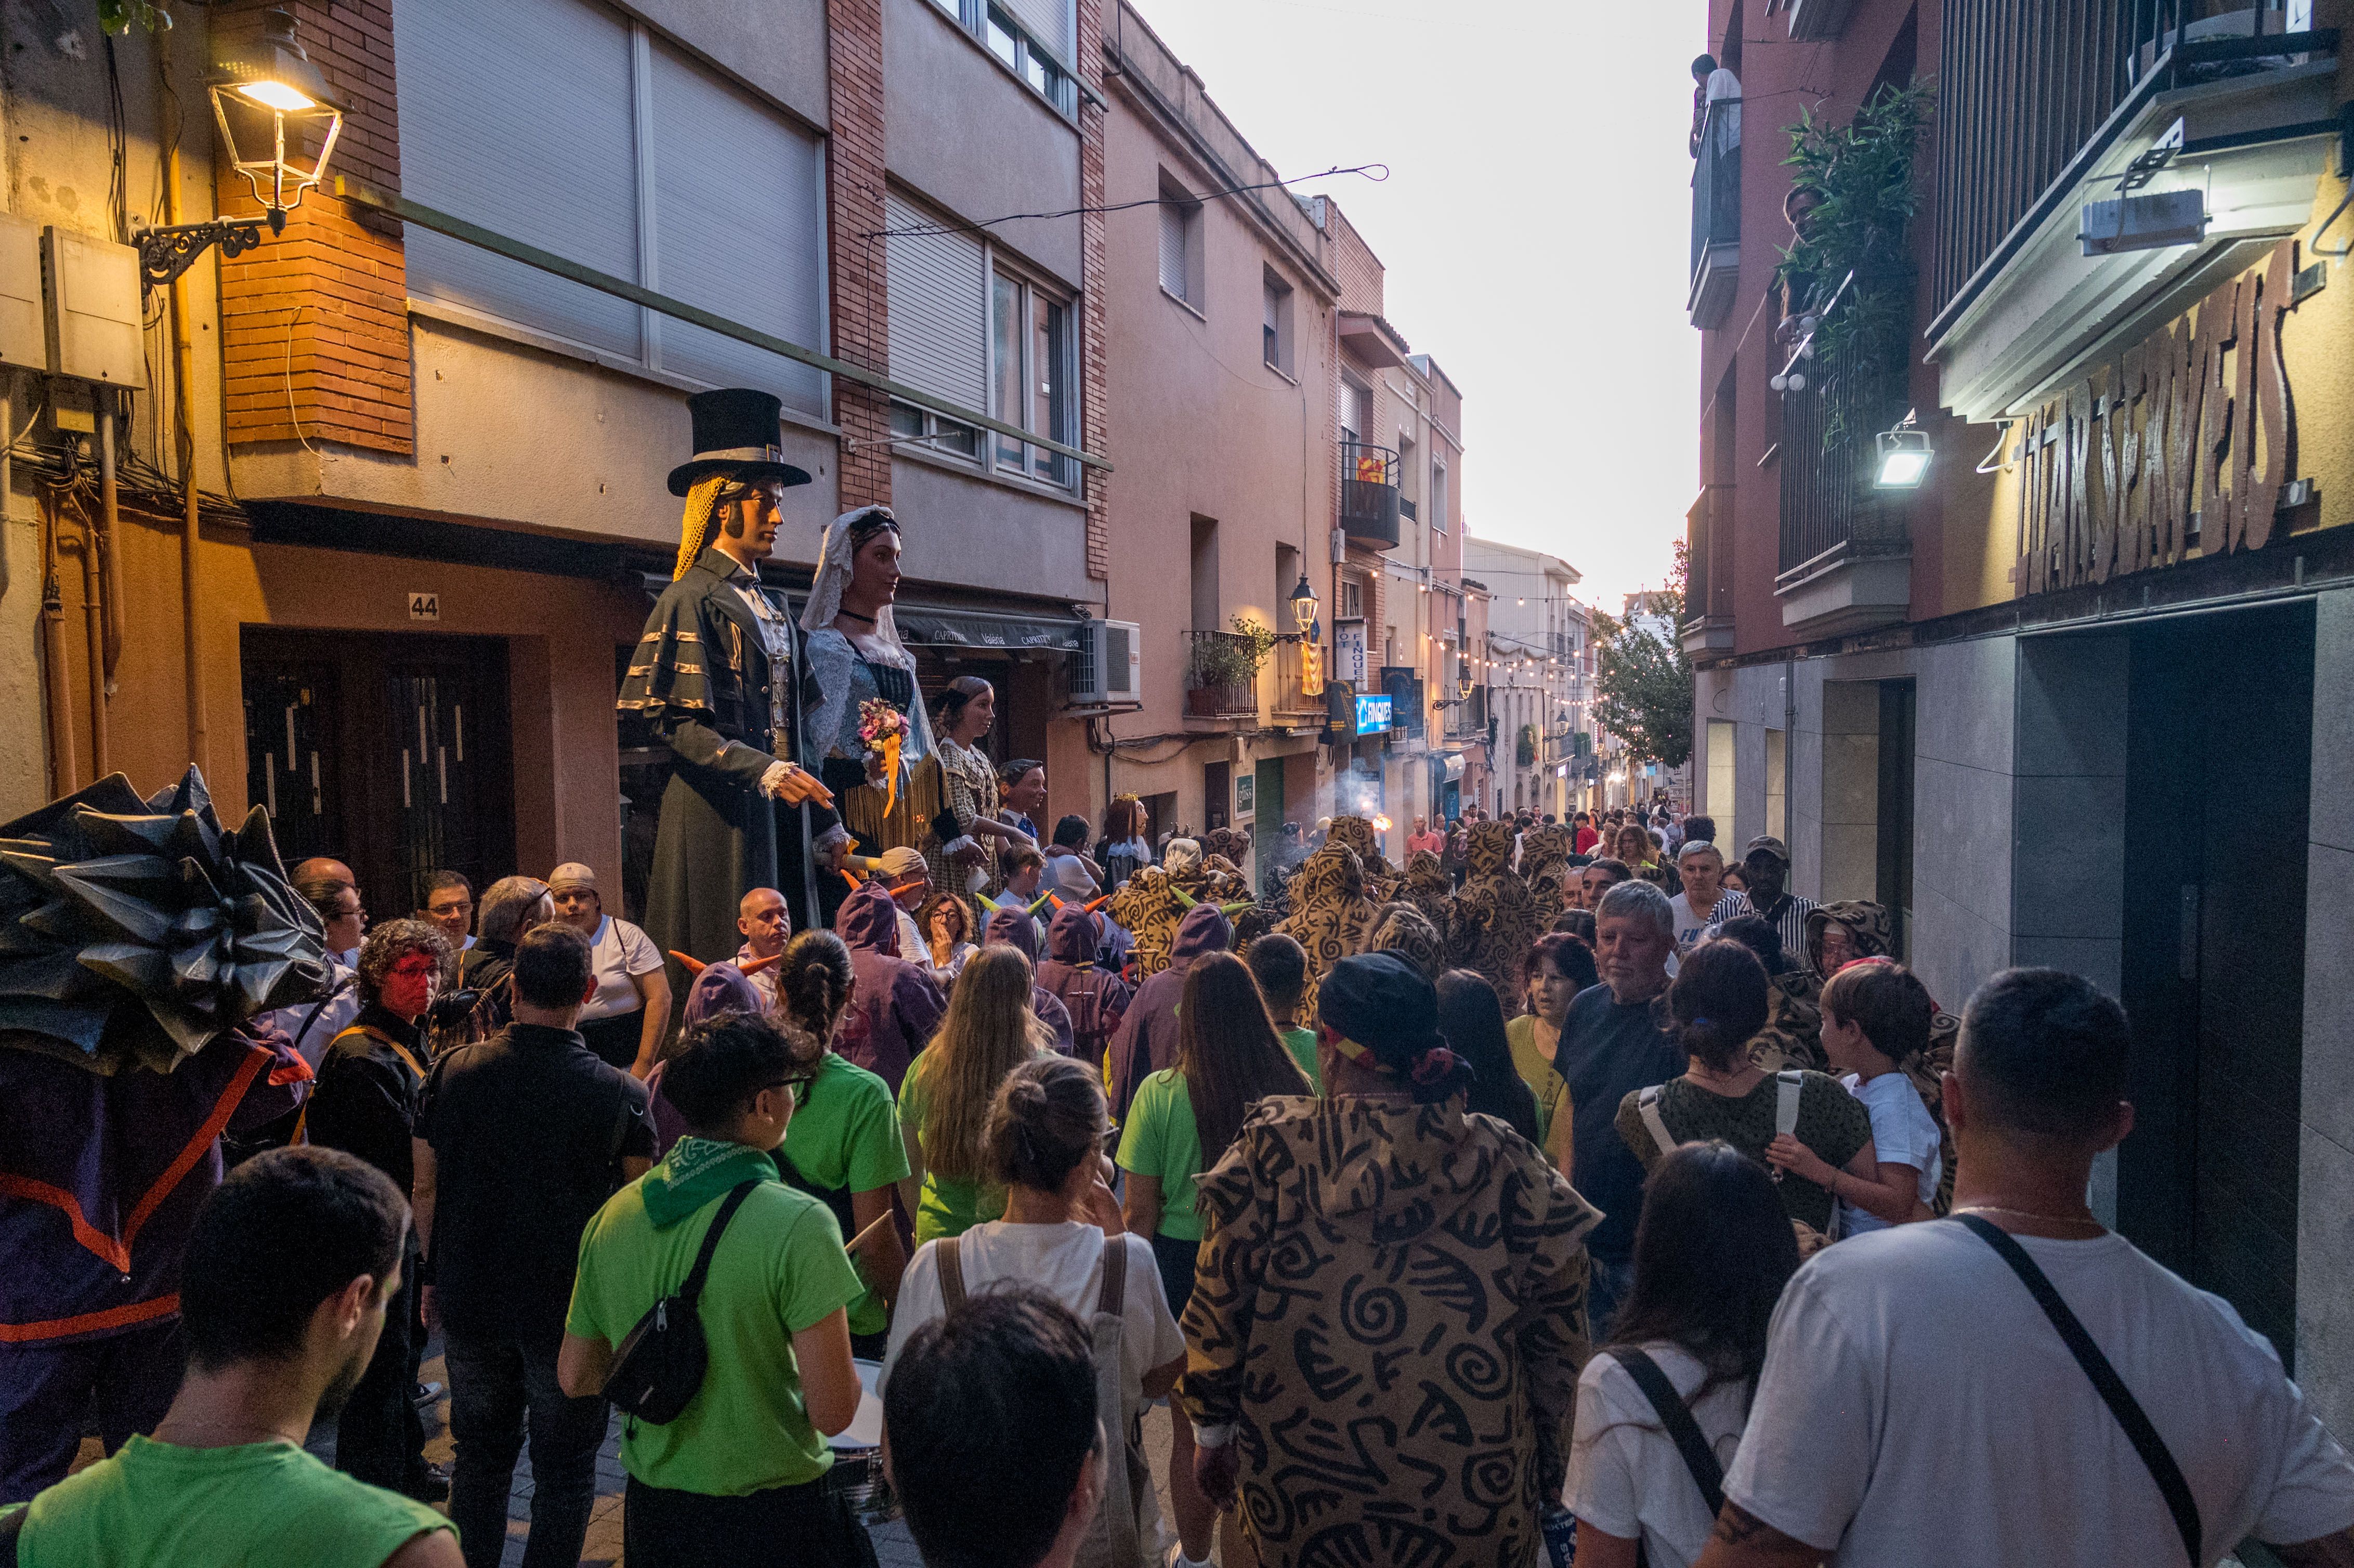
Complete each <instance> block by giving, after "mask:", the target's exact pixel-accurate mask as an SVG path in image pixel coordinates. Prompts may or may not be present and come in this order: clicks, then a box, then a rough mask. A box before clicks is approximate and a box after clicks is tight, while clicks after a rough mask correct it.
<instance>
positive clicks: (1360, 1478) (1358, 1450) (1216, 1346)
mask: <svg viewBox="0 0 2354 1568" xmlns="http://www.w3.org/2000/svg"><path fill="white" fill-rule="evenodd" d="M1437 1005H1438V1004H1437V992H1436V991H1435V990H1434V988H1433V987H1432V985H1431V983H1430V982H1429V981H1428V980H1425V979H1424V978H1423V977H1422V976H1421V975H1419V974H1418V973H1416V971H1415V970H1414V969H1412V968H1411V967H1410V966H1409V965H1407V964H1406V963H1405V962H1404V961H1403V960H1402V959H1399V958H1398V957H1397V956H1395V955H1394V954H1390V953H1368V954H1364V955H1362V956H1359V957H1356V958H1351V959H1342V960H1341V962H1340V963H1339V964H1337V965H1336V966H1334V968H1333V969H1332V970H1331V973H1330V974H1328V975H1327V976H1326V978H1325V983H1324V986H1323V993H1322V998H1321V1002H1320V1014H1319V1017H1318V1030H1317V1037H1318V1047H1317V1049H1318V1055H1319V1057H1320V1063H1321V1066H1322V1070H1323V1075H1324V1084H1325V1088H1326V1094H1325V1096H1324V1097H1308V1096H1299V1097H1270V1098H1267V1099H1265V1100H1262V1101H1260V1102H1259V1103H1258V1104H1257V1107H1254V1108H1253V1109H1252V1111H1251V1113H1250V1115H1249V1117H1248V1118H1246V1120H1245V1121H1244V1123H1243V1128H1242V1131H1241V1133H1240V1135H1239V1136H1238V1137H1236V1139H1235V1141H1234V1143H1233V1145H1232V1146H1231V1147H1229V1148H1228V1150H1226V1152H1225V1155H1224V1156H1223V1157H1221V1158H1220V1159H1219V1160H1218V1161H1217V1163H1216V1164H1215V1165H1214V1167H1213V1168H1212V1169H1211V1171H1209V1173H1208V1174H1207V1175H1205V1176H1204V1177H1202V1178H1201V1183H1200V1185H1201V1194H1202V1206H1203V1209H1204V1213H1205V1214H1206V1215H1207V1216H1208V1219H1209V1225H1208V1231H1207V1235H1206V1237H1205V1239H1204V1243H1203V1246H1202V1253H1201V1262H1200V1265H1199V1268H1198V1271H1197V1276H1196V1277H1197V1281H1198V1283H1197V1284H1196V1286H1195V1287H1194V1291H1193V1297H1192V1298H1191V1300H1190V1301H1189V1303H1188V1305H1187V1306H1186V1308H1185V1311H1184V1314H1183V1327H1184V1330H1185V1347H1186V1362H1185V1373H1184V1376H1183V1378H1182V1380H1181V1381H1180V1383H1179V1384H1178V1396H1179V1398H1180V1399H1181V1400H1182V1403H1183V1404H1184V1406H1185V1410H1186V1414H1188V1415H1189V1416H1191V1418H1192V1420H1193V1427H1194V1430H1195V1432H1196V1433H1197V1434H1198V1438H1197V1441H1198V1442H1199V1443H1200V1445H1201V1450H1200V1465H1199V1472H1200V1473H1201V1475H1202V1477H1203V1479H1204V1482H1205V1489H1206V1490H1207V1491H1208V1492H1209V1494H1210V1496H1211V1497H1212V1499H1214V1500H1216V1501H1220V1502H1224V1501H1225V1500H1226V1499H1229V1498H1232V1497H1235V1496H1236V1495H1237V1494H1238V1496H1239V1501H1240V1505H1241V1507H1240V1513H1241V1520H1242V1528H1243V1531H1244V1533H1245V1534H1246V1535H1247V1536H1248V1537H1249V1538H1250V1542H1251V1544H1252V1546H1253V1547H1254V1548H1255V1549H1256V1550H1257V1553H1258V1560H1259V1562H1260V1563H1264V1564H1267V1568H1325V1565H1327V1564H1364V1565H1367V1568H1371V1565H1373V1564H1384V1565H1389V1564H1396V1565H1400V1568H1438V1565H1441V1564H1457V1563H1460V1564H1465V1565H1469V1564H1474V1563H1476V1564H1480V1565H1482V1568H1490V1565H1493V1568H1532V1565H1533V1564H1534V1563H1536V1562H1537V1561H1538V1557H1539V1553H1540V1552H1541V1551H1542V1542H1543V1537H1542V1534H1541V1531H1540V1529H1539V1519H1540V1516H1541V1513H1542V1510H1543V1507H1544V1505H1545V1503H1546V1502H1547V1501H1548V1500H1549V1499H1553V1498H1556V1497H1558V1496H1559V1495H1560V1493H1561V1486H1562V1480H1563V1476H1564V1467H1565V1465H1566V1450H1565V1448H1564V1444H1563V1441H1562V1436H1563V1433H1564V1428H1565V1424H1566V1421H1567V1418H1568V1416H1569V1414H1570V1411H1571V1407H1572V1405H1573V1404H1574V1402H1575V1393H1576V1385H1577V1375H1578V1372H1579V1371H1580V1369H1581V1368H1582V1367H1583V1366H1584V1364H1585V1359H1586V1354H1587V1327H1586V1311H1585V1289H1586V1274H1587V1260H1586V1255H1585V1234H1586V1233H1587V1232H1588V1231H1590V1230H1591V1229H1592V1228H1593V1227H1594V1226H1595V1225H1596V1224H1598V1223H1599V1222H1600V1220H1601V1217H1602V1216H1601V1215H1600V1213H1598V1212H1596V1210H1595V1208H1594V1207H1593V1205H1591V1204H1589V1203H1587V1202H1585V1200H1584V1199H1583V1198H1580V1197H1579V1196H1578V1195H1577V1193H1576V1192H1575V1190H1574V1189H1573V1188H1572V1187H1571V1186H1570V1184H1569V1181H1568V1180H1567V1179H1566V1178H1565V1177H1564V1176H1563V1175H1562V1174H1561V1173H1560V1172H1559V1171H1555V1170H1554V1169H1553V1167H1552V1166H1551V1165H1550V1164H1549V1163H1547V1162H1546V1160H1545V1158H1544V1156H1543V1154H1542V1153H1541V1152H1539V1151H1538V1150H1537V1149H1536V1148H1535V1147H1534V1146H1533V1145H1532V1144H1530V1143H1528V1142H1527V1141H1526V1140H1525V1139H1522V1138H1520V1137H1518V1136H1517V1135H1515V1134H1513V1133H1512V1132H1511V1129H1510V1128H1507V1127H1506V1126H1505V1125H1504V1124H1503V1123H1502V1122H1500V1121H1497V1120H1495V1119H1493V1118H1488V1117H1475V1116H1468V1115H1466V1114H1465V1110H1464V1104H1465V1100H1464V1090H1465V1087H1466V1083H1467V1079H1468V1070H1467V1069H1466V1068H1465V1067H1464V1066H1462V1065H1461V1064H1459V1063H1458V1062H1457V1061H1456V1059H1455V1057H1454V1054H1453V1053H1452V1052H1451V1051H1449V1050H1448V1049H1447V1046H1446V1044H1445V1043H1444V1041H1443V1040H1442V1039H1441V1038H1440V1036H1439V1034H1438V1032H1437Z"/></svg>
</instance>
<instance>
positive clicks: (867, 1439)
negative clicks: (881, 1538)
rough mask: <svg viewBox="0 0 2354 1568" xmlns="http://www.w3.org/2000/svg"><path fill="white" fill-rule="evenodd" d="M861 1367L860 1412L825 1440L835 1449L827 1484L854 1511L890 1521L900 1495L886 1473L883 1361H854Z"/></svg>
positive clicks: (875, 1521)
mask: <svg viewBox="0 0 2354 1568" xmlns="http://www.w3.org/2000/svg"><path fill="white" fill-rule="evenodd" d="M851 1364H852V1365H854V1366H855V1367H856V1368H857V1369H858V1382H859V1386H860V1391H861V1392H860V1393H859V1396H858V1414H855V1415H854V1416H852V1417H851V1418H850V1425H847V1426H845V1427H843V1429H842V1430H841V1431H839V1432H837V1433H835V1434H834V1435H833V1436H831V1437H829V1438H827V1439H826V1440H825V1442H826V1446H828V1447H829V1448H832V1450H833V1468H832V1469H831V1470H828V1471H827V1472H826V1484H827V1485H828V1486H830V1487H832V1488H833V1489H835V1490H836V1491H838V1492H840V1493H841V1494H842V1495H843V1498H844V1499H846V1500H847V1501H848V1502H849V1504H850V1507H851V1510H852V1511H854V1512H855V1513H856V1514H857V1515H858V1517H859V1518H860V1519H861V1520H864V1522H866V1523H868V1524H887V1523H889V1522H890V1521H891V1520H895V1519H896V1518H898V1517H899V1499H897V1498H896V1497H893V1496H892V1495H891V1483H890V1482H889V1481H888V1480H885V1478H884V1476H883V1402H882V1401H881V1400H880V1399H878V1398H876V1397H875V1379H876V1378H877V1377H878V1376H880V1375H881V1374H882V1372H883V1363H882V1362H881V1361H853V1362H852V1363H851Z"/></svg>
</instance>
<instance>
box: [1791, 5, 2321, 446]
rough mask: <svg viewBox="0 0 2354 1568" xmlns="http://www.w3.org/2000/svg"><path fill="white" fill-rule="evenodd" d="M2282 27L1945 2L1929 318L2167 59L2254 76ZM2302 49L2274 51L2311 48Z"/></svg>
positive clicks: (2138, 9) (2177, 78)
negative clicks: (2256, 62)
mask: <svg viewBox="0 0 2354 1568" xmlns="http://www.w3.org/2000/svg"><path fill="white" fill-rule="evenodd" d="M2210 12H2216V13H2220V14H2216V15H2209V14H2208V13H2210ZM2286 21H2287V16H2286V13H2285V11H2284V10H2283V9H2282V8H2281V7H2279V6H2278V5H2265V6H2264V7H2263V8H2262V9H2258V8H2256V7H2254V6H2248V5H2242V6H2238V7H2227V6H2218V5H2213V4H2212V3H2211V0H1945V7H1944V16H1943V20H1942V26H1943V28H1944V34H1945V37H1944V41H1943V45H1942V48H1940V51H1939V58H1940V60H1941V62H1942V64H1941V69H1939V71H1938V78H1939V80H1938V92H1937V96H1938V100H1939V102H1938V105H1937V118H1938V121H1939V122H1940V129H1939V131H1938V132H1937V137H1936V142H1937V176H1936V185H1935V190H1936V196H1935V201H1936V205H1937V210H1936V214H1935V223H1936V229H1937V259H1936V266H1935V272H1934V273H1933V275H1932V277H1931V313H1932V314H1935V315H1938V316H1941V317H1942V316H1944V315H1945V314H1946V313H1948V312H1950V311H1951V310H1952V309H1953V308H1954V306H1955V302H1956V300H1957V299H1958V298H1959V297H1960V296H1961V295H1962V293H1963V292H1964V291H1965V290H1967V288H1968V287H1969V286H1970V283H1971V281H1972V280H1973V279H1974V278H1977V277H1978V274H1979V272H1980V270H1981V269H1983V268H1985V267H1986V265H1987V263H1988V261H1989V260H1991V259H1992V258H1993V257H1994V256H1995V255H1996V253H1997V252H1998V251H1999V250H2000V249H2002V247H2003V242H2004V241H2005V239H2006V238H2009V236H2010V234H2011V233H2012V232H2013V230H2014V229H2016V228H2019V227H2020V221H2021V220H2022V219H2024V218H2026V217H2028V216H2029V215H2030V213H2031V212H2033V211H2035V210H2037V209H2038V207H2039V206H2040V204H2042V203H2043V202H2045V201H2046V200H2047V199H2052V198H2056V197H2057V196H2060V195H2061V194H2062V193H2058V192H2055V191H2054V190H2053V185H2054V183H2055V182H2056V181H2057V180H2058V179H2059V178H2060V175H2061V174H2062V171H2064V170H2065V169H2066V168H2067V167H2068V165H2069V164H2070V163H2071V161H2073V159H2074V158H2075V156H2076V154H2077V153H2078V152H2079V151H2080V150H2082V149H2083V147H2084V144H2085V143H2087V142H2088V141H2090V140H2092V138H2093V137H2094V134H2095V133H2096V132H2098V131H2099V130H2100V129H2101V127H2102V125H2103V124H2104V122H2106V121H2107V120H2108V118H2109V116H2110V114H2111V113H2112V112H2113V111H2115V109H2116V108H2117V107H2118V106H2119V105H2120V104H2122V103H2123V102H2125V101H2126V99H2127V98H2128V97H2131V96H2133V95H2135V94H2136V93H2137V92H2146V91H2149V90H2155V89H2158V88H2163V87H2164V86H2166V85H2167V83H2165V82H2158V83H2152V82H2150V81H2149V80H2148V78H2149V76H2150V74H2151V72H2152V71H2154V70H2156V69H2158V67H2159V64H2160V62H2161V61H2165V62H2166V69H2167V70H2168V73H2169V74H2170V76H2171V78H2172V80H2173V82H2174V84H2175V85H2189V83H2190V82H2191V81H2194V80H2198V79H2204V78H2205V77H2206V76H2210V75H2214V74H2222V73H2229V72H2232V71H2235V70H2245V69H2251V66H2250V63H2249V62H2251V61H2252V60H2253V59H2254V58H2259V57H2261V56H2262V55H2263V54H2264V51H2265V50H2266V49H2267V48H2274V46H2269V45H2267V44H2266V43H2265V42H2264V39H2263V38H2262V37H2258V36H2256V35H2260V34H2280V33H2281V32H2282V31H2283V28H2284V26H2285V23H2286ZM2297 42H2298V40H2296V39H2295V38H2294V37H2285V38H2284V39H2283V40H2282V45H2281V46H2280V47H2278V48H2276V50H2275V52H2277V53H2281V54H2295V53H2299V52H2302V50H2300V49H2299V48H2297V47H2296V44H2297ZM2302 42H2303V48H2305V49H2312V48H2328V47H2329V46H2330V44H2332V43H2334V42H2335V40H2334V38H2332V37H2328V36H2327V34H2322V35H2315V34H2307V35H2305V36H2304V38H2303V40H2302ZM1785 450H1787V448H1786V449H1785Z"/></svg>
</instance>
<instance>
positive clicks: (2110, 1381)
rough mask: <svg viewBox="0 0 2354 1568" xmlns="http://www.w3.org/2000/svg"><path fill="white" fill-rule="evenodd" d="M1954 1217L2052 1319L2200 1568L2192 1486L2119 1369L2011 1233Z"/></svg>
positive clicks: (1975, 1219)
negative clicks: (2155, 1485) (2005, 1266)
mask: <svg viewBox="0 0 2354 1568" xmlns="http://www.w3.org/2000/svg"><path fill="white" fill-rule="evenodd" d="M1954 1218H1956V1220H1959V1221H1960V1222H1961V1223H1962V1224H1965V1225H1967V1226H1968V1227H1969V1229H1970V1234H1973V1235H1975V1236H1977V1237H1978V1240H1980V1241H1982V1242H1984V1243H1986V1244H1987V1245H1988V1246H1990V1247H1992V1248H1994V1250H1995V1253H1996V1255H1998V1256H1999V1257H2000V1258H2001V1259H2002V1260H2003V1262H2005V1263H2007V1264H2009V1265H2010V1271H2011V1272H2012V1273H2013V1274H2016V1275H2017V1276H2019V1282H2020V1284H2021V1285H2024V1286H2026V1287H2027V1293H2028V1294H2029V1295H2030V1296H2032V1297H2034V1298H2035V1304H2036V1305H2037V1306H2038V1307H2041V1308H2043V1315H2044V1316H2045V1317H2046V1318H2049V1319H2052V1328H2054V1329H2056V1330H2059V1332H2060V1339H2061V1341H2062V1343H2063V1344H2065V1345H2066V1346H2067V1347H2068V1353H2069V1354H2071V1355H2073V1356H2074V1357H2075V1358H2076V1364H2077V1365H2078V1366H2080V1367H2082V1368H2084V1375H2085V1376H2086V1377H2088V1378H2090V1379H2092V1380H2093V1387H2094V1389H2095V1390H2097V1391H2098V1392H2099V1393H2100V1395H2101V1402H2102V1403H2103V1404H2106V1405H2107V1406H2108V1407H2109V1414H2112V1415H2114V1416H2115V1417H2116V1418H2117V1425H2120V1426H2122V1427H2124V1428H2125V1430H2126V1440H2127V1441H2128V1442H2130V1443H2132V1444H2133V1446H2134V1452H2135V1453H2137V1454H2139V1455H2140V1456H2141V1462H2142V1463H2143V1464H2145V1465H2147V1466H2148V1467H2149V1478H2150V1479H2151V1480H2153V1481H2156V1482H2157V1483H2158V1492H2159V1493H2160V1495H2162V1496H2163V1497H2164V1498H2165V1499H2166V1508H2167V1511H2168V1513H2171V1514H2172V1515H2173V1516H2174V1528H2175V1529H2176V1530H2178V1531H2180V1532H2181V1534H2182V1549H2183V1550H2184V1551H2185V1552H2189V1553H2190V1562H2191V1564H2192V1568H2198V1564H2199V1563H2201V1562H2203V1561H2204V1558H2203V1557H2202V1556H2201V1555H2200V1542H2201V1541H2202V1539H2203V1535H2204V1532H2203V1531H2202V1530H2201V1528H2200V1522H2199V1501H2198V1499H2196V1498H2193V1497H2192V1496H2191V1495H2190V1483H2189V1482H2187V1481H2185V1480H2184V1479H2183V1478H2182V1469H2181V1467H2179V1466H2178V1465H2177V1464H2176V1463H2175V1462H2174V1456H2173V1455H2172V1454H2171V1453H2169V1452H2168V1449H2167V1446H2166V1439H2165V1438H2163V1437H2160V1436H2158V1428H2157V1427H2155V1426H2153V1425H2150V1420H2149V1417H2148V1415H2147V1414H2144V1413H2143V1411H2142V1407H2141V1404H2140V1402H2139V1401H2137V1400H2136V1399H2135V1398H2134V1396H2133V1390H2131V1389H2129V1388H2127V1387H2126V1383H2125V1379H2123V1378H2121V1377H2119V1376H2118V1375H2117V1369H2116V1368H2115V1367H2114V1366H2112V1365H2111V1364H2110V1363H2109V1358H2108V1357H2106V1356H2105V1355H2103V1354H2102V1353H2101V1347H2100V1346H2098V1345H2096V1344H2094V1342H2093V1336H2092V1335H2090V1334H2088V1333H2086V1332H2085V1331H2084V1324H2083V1323H2081V1322H2079V1321H2077V1319H2076V1314H2075V1313H2073V1312H2072V1311H2070V1310H2069V1309H2068V1303H2066V1302H2065V1301H2062V1299H2061V1298H2060V1292H2059V1291H2058V1290H2057V1289H2056V1288H2054V1287H2053V1286H2052V1281H2051V1279H2050V1277H2047V1276H2046V1275H2045V1274H2044V1272H2043V1270H2041V1268H2038V1267H2037V1266H2036V1265H2035V1260H2034V1259H2033V1258H2031V1257H2030V1256H2028V1255H2027V1249H2026V1248H2025V1247H2023V1246H2021V1245H2019V1243H2018V1242H2017V1241H2016V1240H2015V1239H2013V1238H2012V1236H2011V1234H2010V1233H2009V1232H2008V1231H2005V1230H2004V1229H2002V1227H2000V1226H1999V1225H1997V1224H1993V1223H1992V1222H1990V1221H1988V1220H1985V1219H1982V1218H1980V1217H1979V1216H1978V1215H1977V1214H1956V1215H1955V1216H1954Z"/></svg>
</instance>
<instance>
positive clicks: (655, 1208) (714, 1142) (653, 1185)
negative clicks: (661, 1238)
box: [643, 1133, 778, 1230]
mask: <svg viewBox="0 0 2354 1568" xmlns="http://www.w3.org/2000/svg"><path fill="white" fill-rule="evenodd" d="M755 1178H758V1180H760V1181H776V1180H778V1177H777V1162H776V1161H775V1160H772V1159H770V1158H769V1156H768V1155H766V1154H763V1153H761V1152H760V1151H759V1150H757V1149H748V1148H746V1147H745V1146H744V1145H742V1144H740V1143H722V1142H720V1141H719V1140H718V1139H710V1138H696V1137H695V1136H694V1135H693V1134H692V1133H690V1134H688V1135H687V1136H686V1137H684V1138H682V1139H679V1140H678V1141H677V1142H676V1143H675V1144H673V1145H672V1146H671V1151H670V1152H669V1153H668V1154H667V1155H665V1156H663V1162H662V1163H661V1164H659V1165H657V1166H655V1167H654V1168H653V1169H652V1170H651V1171H647V1172H646V1174H645V1180H644V1182H643V1192H644V1194H645V1203H646V1218H648V1219H650V1220H652V1222H653V1223H654V1228H655V1229H656V1230H664V1229H667V1228H668V1227H670V1226H672V1225H674V1224H678V1222H679V1221H681V1220H683V1219H685V1218H686V1217H687V1216H688V1215H690V1214H693V1213H698V1212H699V1211H700V1210H701V1209H702V1208H703V1206H704V1205H705V1204H706V1203H708V1202H711V1201H712V1200H714V1199H715V1198H717V1197H719V1196H720V1195H721V1194H722V1193H724V1192H727V1191H728V1190H729V1189H730V1188H732V1187H735V1186H737V1185H739V1184H741V1183H743V1182H746V1181H752V1180H753V1179H755Z"/></svg>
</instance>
